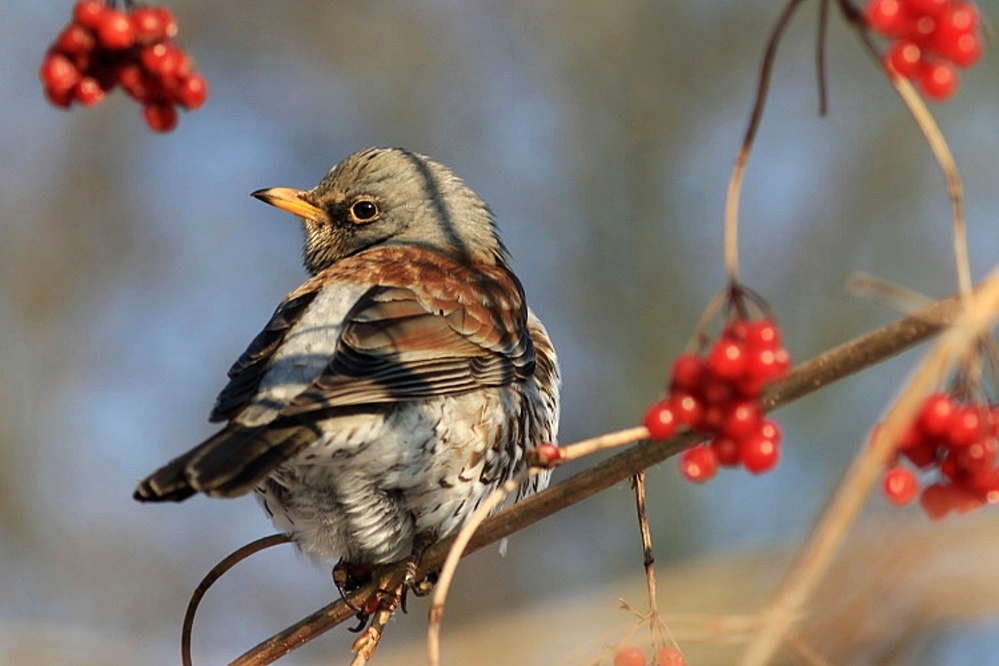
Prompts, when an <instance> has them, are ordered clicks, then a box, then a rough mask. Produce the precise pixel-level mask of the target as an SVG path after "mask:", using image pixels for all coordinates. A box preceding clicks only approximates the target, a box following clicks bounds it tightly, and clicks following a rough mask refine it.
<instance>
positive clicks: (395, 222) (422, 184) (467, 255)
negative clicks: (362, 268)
mask: <svg viewBox="0 0 999 666" xmlns="http://www.w3.org/2000/svg"><path fill="white" fill-rule="evenodd" d="M253 196H255V197H256V198H258V199H260V200H261V201H265V202H267V203H269V204H272V205H274V206H277V207H278V208H281V209H283V210H286V211H289V212H291V213H294V214H296V215H298V216H299V217H301V218H302V224H303V226H304V228H305V251H304V256H305V267H306V269H308V271H309V272H310V273H311V274H313V275H315V274H316V273H318V272H319V271H321V270H323V269H324V268H327V267H328V266H330V265H332V264H334V263H335V262H337V261H338V260H340V259H342V258H344V257H346V256H348V255H352V254H356V253H358V252H361V251H362V250H365V249H367V248H370V247H372V246H375V245H394V244H406V245H410V244H415V245H420V246H423V247H426V248H430V249H434V250H438V251H441V252H444V253H447V254H449V255H451V256H454V257H455V258H457V259H459V260H473V259H474V260H475V261H484V262H486V263H499V264H503V265H505V264H506V250H505V249H504V247H503V244H502V243H501V242H500V240H499V237H498V236H497V235H496V226H495V222H494V220H493V216H492V213H491V212H490V211H489V208H488V206H486V204H485V202H484V201H482V199H480V198H479V197H478V196H477V195H476V194H475V192H473V191H472V190H471V189H469V188H468V186H466V185H465V183H463V182H462V181H461V179H460V178H458V177H457V176H455V175H454V173H453V172H452V171H451V170H450V169H449V168H447V167H446V166H444V165H443V164H440V163H439V162H435V161H433V160H431V159H430V158H428V157H425V156H423V155H419V154H417V153H411V152H409V151H407V150H402V149H399V148H369V149H367V150H362V151H360V152H357V153H354V154H353V155H350V156H349V157H347V158H346V159H345V160H343V161H342V162H340V163H339V164H337V165H336V166H335V167H333V168H332V169H330V171H329V173H327V174H326V176H325V177H324V178H323V179H322V181H320V183H319V184H318V185H316V186H315V187H314V188H312V189H311V190H308V191H302V190H295V189H291V188H286V187H274V188H271V189H266V190H258V191H257V192H254V193H253Z"/></svg>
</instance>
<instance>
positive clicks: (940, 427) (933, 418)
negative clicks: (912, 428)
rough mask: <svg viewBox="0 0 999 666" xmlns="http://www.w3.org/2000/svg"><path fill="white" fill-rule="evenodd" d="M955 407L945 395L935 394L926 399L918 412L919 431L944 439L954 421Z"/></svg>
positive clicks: (951, 399) (952, 401) (951, 400)
mask: <svg viewBox="0 0 999 666" xmlns="http://www.w3.org/2000/svg"><path fill="white" fill-rule="evenodd" d="M956 411H957V405H956V404H955V403H954V400H953V398H951V397H950V396H949V395H947V394H945V393H935V394H933V395H931V396H929V397H927V398H926V400H925V401H924V402H923V406H922V409H921V410H920V412H919V420H918V421H917V423H918V425H919V429H920V430H922V431H923V433H924V434H926V435H929V436H930V437H946V436H947V433H948V431H949V430H950V426H951V423H953V421H954V413H955V412H956Z"/></svg>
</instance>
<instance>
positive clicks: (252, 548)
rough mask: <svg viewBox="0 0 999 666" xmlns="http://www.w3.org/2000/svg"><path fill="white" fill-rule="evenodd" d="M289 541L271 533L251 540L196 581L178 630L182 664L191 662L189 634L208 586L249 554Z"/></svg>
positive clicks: (289, 538)
mask: <svg viewBox="0 0 999 666" xmlns="http://www.w3.org/2000/svg"><path fill="white" fill-rule="evenodd" d="M291 541H292V536H291V535H290V534H272V535H270V536H265V537H262V538H260V539H257V540H256V541H251V542H250V543H248V544H246V545H245V546H242V547H241V548H237V549H236V550H234V551H233V552H232V553H230V554H229V555H227V556H226V557H225V558H224V559H223V560H222V561H221V562H219V563H218V564H216V565H215V566H214V567H212V569H211V571H209V572H208V573H207V574H206V575H205V577H204V578H202V579H201V582H200V583H198V586H197V587H196V588H194V592H193V593H192V594H191V600H190V601H188V602H187V611H185V612H184V624H183V626H182V628H181V630H180V661H181V663H182V664H183V665H184V666H191V663H192V662H191V634H192V633H193V632H194V615H195V614H196V613H197V612H198V606H199V605H200V604H201V599H202V598H204V596H205V593H206V592H208V588H210V587H211V586H212V585H214V584H215V581H217V580H218V579H219V578H221V577H222V576H224V575H225V574H226V572H228V571H229V569H232V568H233V567H234V566H236V565H237V564H239V563H240V562H242V561H243V560H245V559H246V558H248V557H250V556H251V555H255V554H256V553H259V552H260V551H262V550H264V549H266V548H270V547H271V546H279V545H281V544H283V543H291Z"/></svg>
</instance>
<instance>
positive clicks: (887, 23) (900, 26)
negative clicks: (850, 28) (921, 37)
mask: <svg viewBox="0 0 999 666" xmlns="http://www.w3.org/2000/svg"><path fill="white" fill-rule="evenodd" d="M864 20H865V21H866V22H867V25H869V26H870V27H871V29H872V30H874V31H875V32H880V33H881V34H882V35H888V36H896V35H900V34H904V33H905V32H906V31H907V30H908V29H909V28H910V23H911V20H910V18H909V15H908V13H907V12H906V11H905V9H904V7H903V6H902V2H901V0H871V2H869V3H868V4H867V8H866V10H865V11H864Z"/></svg>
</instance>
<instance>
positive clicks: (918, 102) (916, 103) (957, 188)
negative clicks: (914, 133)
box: [889, 72, 972, 303]
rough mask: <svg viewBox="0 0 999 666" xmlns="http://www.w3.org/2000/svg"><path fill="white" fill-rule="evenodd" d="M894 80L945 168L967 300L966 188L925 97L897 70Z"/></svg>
mask: <svg viewBox="0 0 999 666" xmlns="http://www.w3.org/2000/svg"><path fill="white" fill-rule="evenodd" d="M889 77H890V78H891V83H892V85H893V86H895V90H896V91H897V92H898V94H899V96H900V97H901V98H902V101H903V102H905V105H906V106H907V107H909V112H910V113H912V117H913V118H914V119H915V121H916V124H917V125H919V129H920V131H921V132H922V133H923V136H924V137H926V142H927V143H928V144H930V150H932V151H933V156H934V157H935V158H936V160H937V164H939V165H940V170H941V171H943V175H944V178H945V179H946V181H947V194H948V196H949V197H950V205H951V217H952V219H953V222H954V260H955V264H956V268H957V286H958V290H959V291H960V293H961V296H962V298H964V300H965V302H966V303H967V302H969V301H970V299H971V288H972V287H971V261H970V259H969V258H968V231H967V223H966V221H965V218H964V187H963V186H962V184H961V175H960V173H959V172H958V170H957V163H956V162H955V161H954V155H953V154H952V153H951V152H950V147H949V146H948V145H947V140H946V139H945V138H944V135H943V132H941V131H940V126H939V125H937V122H936V120H934V118H933V114H932V113H930V110H929V109H927V108H926V104H925V103H924V102H923V99H922V98H921V97H920V96H919V93H917V92H916V89H915V88H913V87H912V84H911V83H909V82H908V81H907V80H905V79H904V78H902V77H901V76H898V75H897V74H895V73H894V72H890V73H889Z"/></svg>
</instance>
